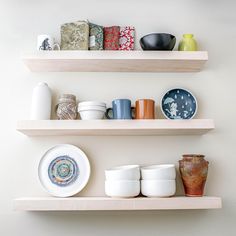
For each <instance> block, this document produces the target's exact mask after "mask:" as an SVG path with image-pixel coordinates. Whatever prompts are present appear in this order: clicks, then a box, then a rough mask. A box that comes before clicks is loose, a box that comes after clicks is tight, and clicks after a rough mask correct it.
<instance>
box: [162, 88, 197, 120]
mask: <svg viewBox="0 0 236 236" xmlns="http://www.w3.org/2000/svg"><path fill="white" fill-rule="evenodd" d="M161 110H162V113H163V115H164V116H165V117H166V118H167V119H172V120H177V119H182V120H187V119H192V118H193V117H194V116H195V115H196V113H197V100H196V98H195V97H194V95H193V94H192V93H191V92H189V91H188V90H185V89H182V88H175V89H171V90H169V91H168V92H167V93H166V94H165V95H164V96H163V97H162V100H161Z"/></svg>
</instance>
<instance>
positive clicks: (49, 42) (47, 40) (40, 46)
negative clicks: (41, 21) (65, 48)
mask: <svg viewBox="0 0 236 236" xmlns="http://www.w3.org/2000/svg"><path fill="white" fill-rule="evenodd" d="M55 49H57V50H60V45H59V44H58V43H55V42H54V39H53V38H52V37H51V36H49V35H46V34H42V35H39V36H38V41H37V50H39V51H51V50H55Z"/></svg>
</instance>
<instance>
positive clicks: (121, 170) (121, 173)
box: [105, 165, 140, 181]
mask: <svg viewBox="0 0 236 236" xmlns="http://www.w3.org/2000/svg"><path fill="white" fill-rule="evenodd" d="M105 176H106V180H109V181H111V180H140V169H139V165H126V166H117V167H114V168H111V169H108V170H105Z"/></svg>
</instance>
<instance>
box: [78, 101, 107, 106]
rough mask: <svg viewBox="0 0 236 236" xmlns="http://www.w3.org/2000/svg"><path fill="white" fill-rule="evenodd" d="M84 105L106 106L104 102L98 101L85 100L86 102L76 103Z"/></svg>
mask: <svg viewBox="0 0 236 236" xmlns="http://www.w3.org/2000/svg"><path fill="white" fill-rule="evenodd" d="M84 106H102V107H106V103H105V102H98V101H87V102H80V103H79V104H78V107H84Z"/></svg>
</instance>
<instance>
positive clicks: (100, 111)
mask: <svg viewBox="0 0 236 236" xmlns="http://www.w3.org/2000/svg"><path fill="white" fill-rule="evenodd" d="M77 111H78V113H79V114H80V118H81V119H82V120H100V119H103V118H104V115H105V112H106V103H104V102H98V101H88V102H80V103H79V104H78V109H77Z"/></svg>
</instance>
